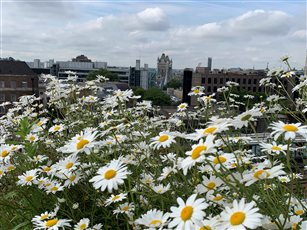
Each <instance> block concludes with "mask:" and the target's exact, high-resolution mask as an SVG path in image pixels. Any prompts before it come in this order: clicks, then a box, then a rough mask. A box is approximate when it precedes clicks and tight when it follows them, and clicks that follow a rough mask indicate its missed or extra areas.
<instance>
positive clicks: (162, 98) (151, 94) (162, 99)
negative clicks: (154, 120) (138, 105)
mask: <svg viewBox="0 0 307 230" xmlns="http://www.w3.org/2000/svg"><path fill="white" fill-rule="evenodd" d="M133 91H134V94H135V95H138V96H141V97H142V100H148V101H152V104H153V105H170V104H171V103H172V101H171V98H170V96H168V95H167V94H166V93H164V92H163V91H162V90H161V89H159V88H155V87H154V88H150V89H148V90H144V89H143V88H141V87H134V88H133Z"/></svg>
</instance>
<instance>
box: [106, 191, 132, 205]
mask: <svg viewBox="0 0 307 230" xmlns="http://www.w3.org/2000/svg"><path fill="white" fill-rule="evenodd" d="M127 195H128V194H127V193H120V194H118V195H113V194H112V195H111V197H110V198H108V199H107V200H106V201H105V206H108V205H110V204H113V203H117V202H120V201H122V200H124V199H126V197H127Z"/></svg>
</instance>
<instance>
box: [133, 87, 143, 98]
mask: <svg viewBox="0 0 307 230" xmlns="http://www.w3.org/2000/svg"><path fill="white" fill-rule="evenodd" d="M132 90H133V93H134V94H135V95H136V96H141V97H142V98H144V96H145V93H146V90H145V89H143V88H142V87H138V86H137V87H132Z"/></svg>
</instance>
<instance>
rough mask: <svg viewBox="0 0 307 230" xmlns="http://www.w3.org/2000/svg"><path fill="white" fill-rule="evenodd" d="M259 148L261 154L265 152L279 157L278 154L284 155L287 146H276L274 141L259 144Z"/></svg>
mask: <svg viewBox="0 0 307 230" xmlns="http://www.w3.org/2000/svg"><path fill="white" fill-rule="evenodd" d="M259 145H260V148H261V151H262V152H267V153H268V154H271V155H279V154H280V153H283V154H286V152H285V151H286V150H287V145H278V144H277V143H276V142H275V141H273V142H272V144H270V143H260V144H259Z"/></svg>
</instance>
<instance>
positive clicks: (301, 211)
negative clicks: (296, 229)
mask: <svg viewBox="0 0 307 230" xmlns="http://www.w3.org/2000/svg"><path fill="white" fill-rule="evenodd" d="M294 213H295V214H296V215H299V216H300V215H302V214H303V213H304V210H302V209H299V210H295V212H294Z"/></svg>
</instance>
